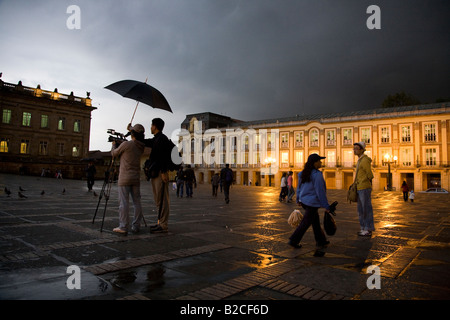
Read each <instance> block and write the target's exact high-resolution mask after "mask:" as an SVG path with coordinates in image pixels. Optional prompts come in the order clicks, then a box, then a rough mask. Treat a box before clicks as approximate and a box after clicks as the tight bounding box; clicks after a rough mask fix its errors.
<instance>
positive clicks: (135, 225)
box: [111, 124, 145, 235]
mask: <svg viewBox="0 0 450 320" xmlns="http://www.w3.org/2000/svg"><path fill="white" fill-rule="evenodd" d="M129 130H130V131H131V140H130V141H124V142H122V143H121V144H120V145H119V146H118V145H117V143H116V142H113V147H112V150H111V155H112V156H113V157H120V166H119V180H118V189H119V190H118V193H119V226H118V227H117V228H114V229H113V231H114V232H116V233H119V234H124V235H126V234H127V233H128V229H129V223H130V218H129V212H128V211H129V196H130V195H131V198H132V199H133V205H134V217H133V222H132V224H131V231H132V232H139V229H140V224H141V220H142V219H143V215H142V207H141V189H140V180H141V179H140V176H141V174H140V171H141V155H142V154H143V153H144V148H145V147H144V132H145V129H144V127H143V126H142V125H140V124H136V125H134V126H133V127H130V126H129Z"/></svg>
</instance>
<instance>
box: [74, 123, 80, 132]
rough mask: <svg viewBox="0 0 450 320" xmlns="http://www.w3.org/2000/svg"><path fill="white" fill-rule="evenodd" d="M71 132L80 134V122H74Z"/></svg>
mask: <svg viewBox="0 0 450 320" xmlns="http://www.w3.org/2000/svg"><path fill="white" fill-rule="evenodd" d="M73 132H81V121H80V120H75V122H74V123H73Z"/></svg>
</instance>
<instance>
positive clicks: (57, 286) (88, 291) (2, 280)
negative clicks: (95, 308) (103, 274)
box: [0, 266, 113, 300]
mask: <svg viewBox="0 0 450 320" xmlns="http://www.w3.org/2000/svg"><path fill="white" fill-rule="evenodd" d="M72 275H73V274H72V273H71V272H69V273H67V266H59V267H46V268H37V269H20V270H17V271H8V272H4V271H3V272H2V273H0V300H71V299H87V298H89V297H98V296H102V295H107V294H110V293H112V291H113V288H112V286H111V285H110V284H109V283H108V282H106V281H104V280H103V279H101V278H99V277H96V276H94V275H93V274H91V273H89V272H85V271H84V270H82V269H80V274H79V275H80V277H79V284H80V289H69V288H68V286H67V281H69V277H71V276H72Z"/></svg>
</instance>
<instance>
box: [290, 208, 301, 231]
mask: <svg viewBox="0 0 450 320" xmlns="http://www.w3.org/2000/svg"><path fill="white" fill-rule="evenodd" d="M302 219H303V214H302V213H301V212H300V210H294V211H292V212H291V214H290V215H289V218H288V223H289V225H290V226H292V227H294V228H295V227H298V226H299V225H300V222H302Z"/></svg>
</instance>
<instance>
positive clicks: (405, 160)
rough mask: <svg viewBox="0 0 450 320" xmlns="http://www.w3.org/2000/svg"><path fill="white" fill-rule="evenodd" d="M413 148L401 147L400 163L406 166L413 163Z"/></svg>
mask: <svg viewBox="0 0 450 320" xmlns="http://www.w3.org/2000/svg"><path fill="white" fill-rule="evenodd" d="M412 151H413V150H412V148H401V149H400V163H401V164H402V165H403V166H405V167H409V166H411V165H412V162H413V152H412Z"/></svg>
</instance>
